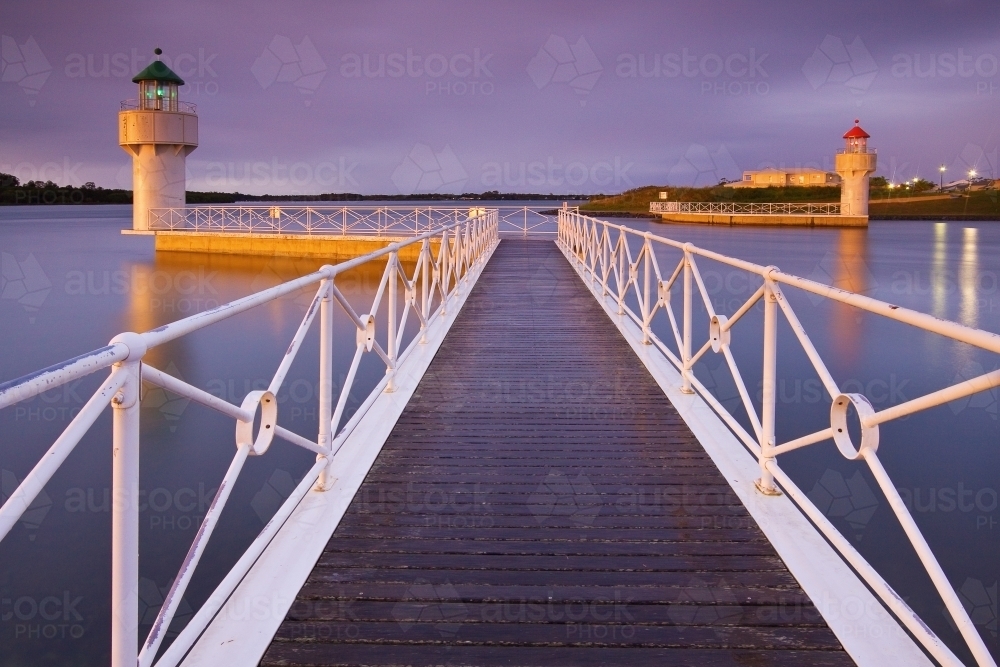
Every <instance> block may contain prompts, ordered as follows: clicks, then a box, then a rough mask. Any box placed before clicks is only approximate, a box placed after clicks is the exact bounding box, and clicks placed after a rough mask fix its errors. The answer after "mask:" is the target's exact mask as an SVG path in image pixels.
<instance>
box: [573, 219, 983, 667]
mask: <svg viewBox="0 0 1000 667" xmlns="http://www.w3.org/2000/svg"><path fill="white" fill-rule="evenodd" d="M654 203H655V202H654ZM629 238H633V239H635V240H636V241H639V242H640V243H641V248H640V249H639V250H638V251H637V252H633V250H632V248H630V247H629V243H628V239H629ZM557 243H558V244H559V245H560V247H561V248H562V249H563V251H564V252H565V253H566V255H567V257H568V258H570V261H571V262H573V263H574V264H575V265H576V266H577V268H578V269H579V270H580V272H581V275H582V276H584V278H585V280H586V281H587V283H588V284H589V287H590V288H591V290H592V291H593V292H594V294H595V295H596V296H598V298H600V299H604V298H610V299H611V300H612V301H613V302H614V303H615V304H616V305H617V309H618V315H619V316H621V317H627V318H629V319H630V320H631V321H632V322H634V323H635V324H636V325H637V326H638V327H640V328H641V330H642V337H643V340H642V342H643V343H646V344H649V345H652V346H654V347H655V348H656V349H657V350H659V352H660V353H661V354H662V355H663V356H664V357H665V358H666V359H667V360H668V361H669V362H670V363H671V364H672V365H673V366H674V367H675V368H677V369H678V371H679V372H680V374H681V379H682V387H681V388H680V390H681V391H682V392H683V393H695V392H697V393H698V394H699V395H701V397H702V398H703V399H704V400H705V402H706V403H707V404H708V405H709V406H710V407H711V408H712V409H713V410H714V411H715V412H716V414H717V415H718V416H719V417H720V419H721V420H722V422H723V423H725V424H726V426H727V427H728V428H729V430H730V431H732V433H733V434H734V435H735V436H736V438H737V439H738V440H739V441H740V442H741V443H742V444H743V445H744V446H745V447H746V448H747V449H748V450H749V451H750V452H751V454H753V456H754V457H755V458H756V459H757V461H758V464H759V467H760V474H761V477H760V479H758V480H757V482H756V486H757V489H758V491H760V492H761V493H762V494H764V495H773V494H775V493H777V491H776V487H775V481H777V483H778V484H779V485H780V486H781V487H782V488H783V489H784V490H785V491H786V492H787V493H788V495H789V496H790V497H791V498H792V500H793V501H794V502H795V503H796V505H797V506H798V507H799V509H800V510H801V511H802V512H803V513H804V514H805V515H806V516H807V517H808V518H809V519H810V521H812V523H813V524H814V525H815V526H816V527H817V528H818V529H819V530H820V532H821V533H822V534H823V535H824V536H825V537H826V538H827V540H828V541H829V542H830V543H831V544H832V545H833V546H834V548H836V549H837V551H838V552H839V553H840V554H841V556H842V557H843V558H844V559H845V560H846V561H847V562H848V563H849V564H850V565H851V567H853V568H854V570H855V571H857V572H858V573H859V574H860V575H861V577H862V578H863V579H864V581H865V582H866V583H867V585H868V586H869V587H870V588H871V589H872V590H873V591H874V592H875V593H876V594H877V595H878V596H879V597H880V598H881V599H882V601H883V602H884V603H885V605H886V606H887V607H888V608H889V609H890V610H891V611H892V612H893V613H894V614H895V615H896V617H897V618H898V619H899V621H900V622H901V623H902V624H903V625H904V626H905V627H906V629H907V630H908V631H909V632H910V633H911V634H912V635H913V636H914V637H916V638H917V640H918V641H919V642H920V643H921V644H922V645H923V646H924V648H925V649H926V650H927V651H928V652H929V653H930V654H931V655H932V656H933V657H934V658H935V659H936V660H938V661H939V662H940V663H942V664H945V665H961V664H962V663H961V662H960V661H959V660H958V658H957V657H956V656H955V655H954V653H952V651H951V650H950V649H949V648H948V647H947V646H945V645H944V643H943V642H941V640H940V638H938V637H937V635H936V634H935V633H934V632H933V631H932V630H931V629H930V628H929V627H928V626H927V625H926V624H925V623H924V622H923V621H922V620H921V619H920V617H919V616H918V615H917V614H916V613H915V612H914V611H913V610H912V609H911V608H910V607H909V605H907V604H906V602H904V601H903V599H902V597H901V596H899V595H898V594H897V593H896V592H895V591H894V590H893V589H892V588H891V586H889V584H888V583H887V582H886V581H885V580H884V579H883V578H882V577H881V575H879V574H878V572H876V571H875V569H874V568H873V567H872V566H871V564H869V563H868V561H867V560H865V558H864V557H863V556H861V554H860V553H858V551H857V550H856V549H855V548H854V547H853V546H852V545H851V543H850V542H849V541H847V540H846V539H845V538H844V537H843V536H842V535H841V534H840V532H839V531H838V530H837V529H836V528H835V527H834V526H833V524H832V523H830V522H829V520H828V519H827V518H826V517H825V516H824V515H823V513H822V512H821V511H820V510H819V509H818V508H817V507H816V506H815V505H814V504H813V503H812V501H811V500H810V499H809V498H808V497H807V496H806V494H805V493H803V492H802V491H801V489H799V488H798V487H797V486H796V485H795V483H794V482H793V481H792V480H791V479H790V478H789V477H788V475H787V474H785V473H784V472H783V471H782V470H781V468H780V467H779V466H778V463H777V457H778V456H780V455H781V454H785V453H787V452H790V451H793V450H796V449H801V448H803V447H807V446H810V445H814V444H817V443H820V442H825V441H827V440H831V439H832V440H834V443H835V444H836V446H837V448H838V451H840V453H841V454H842V455H843V456H844V457H845V458H847V459H849V460H857V461H863V462H865V463H866V464H867V465H868V466H869V468H870V470H871V472H872V475H873V476H874V477H875V480H876V482H877V483H878V486H879V488H880V489H881V490H882V492H883V493H884V494H885V496H886V498H887V499H888V501H889V505H890V506H891V508H892V510H893V512H894V513H895V515H896V517H897V519H898V520H899V522H900V524H901V525H902V527H903V529H904V532H905V534H906V536H907V538H908V539H909V541H910V544H911V545H912V546H913V548H914V550H915V551H916V552H917V556H918V558H919V559H920V562H921V564H922V565H923V567H924V569H925V570H926V572H927V574H928V575H929V576H930V578H931V581H932V583H933V584H934V587H935V589H936V590H937V592H938V594H939V595H940V596H941V598H942V600H943V601H944V604H945V608H946V609H947V611H948V613H949V614H950V615H951V617H952V619H953V620H954V622H955V624H956V626H957V627H958V629H959V631H960V632H961V635H962V638H963V639H964V641H965V643H966V645H967V646H968V647H969V649H970V650H971V652H972V654H973V656H974V657H975V659H976V661H977V664H979V665H981V666H990V667H995V665H996V663H995V661H994V660H993V658H992V656H991V655H990V653H989V650H988V649H987V648H986V646H985V644H984V643H983V640H982V637H981V636H980V635H979V633H978V631H977V630H976V628H975V625H974V624H973V623H972V620H971V619H970V618H969V615H968V613H967V612H966V610H965V607H964V606H963V605H962V603H961V601H960V600H959V598H958V595H957V594H956V592H955V589H954V587H953V586H952V585H951V583H950V582H949V581H948V578H947V576H946V575H945V574H944V571H943V570H942V569H941V566H940V564H939V563H938V561H937V559H936V557H935V556H934V554H933V552H932V551H931V549H930V546H929V545H928V544H927V541H926V539H924V537H923V534H922V533H921V532H920V529H919V528H918V527H917V525H916V523H915V522H914V520H913V517H912V516H911V515H910V513H909V511H908V510H907V508H906V505H905V504H904V502H903V501H902V499H901V498H900V496H899V492H898V491H897V489H896V487H895V486H894V485H893V483H892V480H891V479H890V478H889V475H888V473H887V472H886V471H885V469H884V468H883V467H882V464H881V462H880V460H879V458H878V455H877V454H876V451H877V449H878V442H879V438H878V435H879V425H880V424H884V423H886V422H889V421H891V420H894V419H899V418H901V417H906V416H908V415H911V414H915V413H917V412H920V411H923V410H926V409H929V408H932V407H935V406H939V405H943V404H945V403H948V402H951V401H954V400H958V399H960V398H963V397H967V396H971V395H972V394H975V393H978V392H980V391H986V390H988V389H991V388H993V387H996V386H1000V370H998V371H993V372H991V373H985V374H983V375H981V376H979V377H976V378H973V379H972V380H966V381H963V382H958V383H955V384H952V385H951V386H948V387H945V388H944V389H940V390H937V391H934V392H931V393H929V394H925V395H924V396H921V397H919V398H916V399H912V400H909V401H906V402H904V403H901V404H898V405H895V406H891V407H888V408H885V409H882V410H878V411H876V410H875V409H874V408H873V407H872V405H871V402H870V401H868V399H867V398H866V397H865V396H864V395H862V394H845V393H843V392H842V391H841V390H840V389H839V387H838V385H837V383H836V382H835V381H834V379H833V376H832V375H831V373H830V371H829V370H828V369H827V367H826V365H825V363H824V362H823V360H822V358H821V357H820V355H819V352H818V351H817V350H816V348H815V346H814V345H813V343H812V341H811V340H810V339H809V336H808V334H807V333H806V331H805V329H804V328H803V326H802V324H801V323H800V322H799V320H798V317H797V315H796V314H795V312H794V309H793V308H792V306H791V304H789V302H788V300H787V299H786V298H785V297H784V295H783V294H782V291H781V288H780V286H779V284H782V285H787V286H789V287H795V288H799V289H802V290H804V291H806V292H809V293H811V294H815V295H819V296H822V297H827V298H829V299H832V300H834V301H838V302H840V303H843V304H847V305H850V306H854V307H856V308H860V309H862V310H866V311H868V312H870V313H873V314H876V315H881V316H883V317H886V318H889V319H892V320H896V321H898V322H904V323H906V324H910V325H912V326H915V327H917V328H920V329H922V330H925V331H929V332H932V333H937V334H941V335H944V336H947V337H949V338H952V339H953V340H957V341H961V342H964V343H968V344H970V345H974V346H976V347H979V348H981V349H984V350H988V351H990V352H996V353H1000V336H998V335H997V334H995V333H992V332H989V331H984V330H981V329H975V328H972V327H967V326H965V325H962V324H959V323H957V322H950V321H947V320H941V319H938V318H936V317H933V316H931V315H927V314H925V313H921V312H918V311H915V310H911V309H908V308H903V307H900V306H896V305H893V304H889V303H886V302H883V301H879V300H877V299H873V298H871V297H867V296H864V295H861V294H856V293H853V292H850V291H847V290H842V289H838V288H835V287H831V286H829V285H824V284H822V283H818V282H816V281H813V280H809V279H807V278H801V277H799V276H795V275H792V274H787V273H783V272H781V271H780V270H778V268H777V267H774V266H761V265H759V264H755V263H753V262H748V261H745V260H741V259H737V258H735V257H729V256H726V255H722V254H720V253H716V252H713V251H710V250H706V249H704V248H699V247H697V246H695V245H693V244H691V243H683V242H680V241H676V240H673V239H669V238H666V237H663V236H658V235H655V234H652V233H650V232H640V231H637V230H635V229H631V228H629V227H625V226H622V225H615V224H613V223H610V222H607V221H604V220H599V219H597V218H592V217H589V216H586V215H581V214H580V213H579V212H578V211H574V210H561V211H560V212H559V232H558V240H557ZM654 244H660V245H663V246H667V247H670V248H672V249H674V250H679V251H680V252H681V253H682V256H681V260H680V263H679V264H677V266H676V268H673V269H672V271H671V272H670V273H661V270H660V266H659V263H658V260H657V258H656V254H655V251H654ZM696 257H704V258H706V259H711V260H714V261H718V262H721V263H722V264H725V265H728V266H731V267H734V268H737V269H740V270H743V271H747V272H749V273H752V274H756V275H757V276H759V277H760V278H761V280H762V283H763V284H762V285H761V287H760V288H759V289H758V290H757V291H756V292H755V293H754V294H753V296H751V297H750V298H749V299H748V300H747V301H746V303H744V304H743V305H742V306H741V307H740V308H739V309H738V310H736V311H735V312H734V313H733V314H731V315H722V314H717V313H716V312H715V308H714V306H713V304H712V302H711V299H710V298H709V295H708V292H707V290H706V288H705V284H704V282H703V280H702V278H701V273H700V271H699V269H698V266H697V262H696V259H695V258H696ZM667 268H668V269H669V268H670V267H669V266H668V267H667ZM678 281H680V282H678ZM678 284H680V285H681V286H680V287H679V289H680V290H681V291H682V292H683V313H682V317H681V318H680V319H679V318H677V317H676V316H675V314H674V310H673V307H672V305H671V299H670V294H671V291H672V290H673V289H674V288H675V287H677V286H678ZM696 292H697V293H698V294H699V295H700V296H701V299H702V301H703V302H704V306H705V309H706V312H707V314H708V319H709V336H708V340H707V341H706V342H705V343H704V345H702V347H701V348H700V349H699V350H697V351H695V352H693V335H692V323H693V299H694V294H695V293H696ZM631 296H634V297H635V298H636V299H637V301H638V307H639V312H638V313H637V312H635V311H634V310H632V308H631V307H630V306H629V304H628V303H626V298H627V297H631ZM759 301H763V302H764V350H763V358H764V374H763V383H762V392H763V393H762V398H761V399H760V402H761V409H760V413H759V414H758V412H757V408H756V407H755V406H754V404H753V402H752V401H751V398H750V393H749V392H748V390H747V387H746V384H745V383H744V381H743V378H742V375H741V373H740V371H739V368H738V366H737V364H736V361H735V358H734V357H733V355H732V354H731V353H730V351H729V341H730V337H731V334H732V328H733V325H734V324H736V322H737V321H739V320H740V319H741V318H742V317H743V316H744V315H745V314H746V313H747V312H749V311H750V310H751V309H752V308H753V307H754V306H755V305H756V304H757V303H758V302H759ZM779 309H780V310H781V312H782V313H783V314H784V316H785V319H786V321H787V322H788V324H789V325H790V327H791V329H792V331H793V333H794V334H795V337H796V339H797V341H798V343H799V344H800V345H801V347H802V349H803V350H804V351H805V353H806V356H807V358H808V359H809V361H810V363H811V364H812V366H813V368H814V369H815V371H816V372H817V374H818V375H819V378H820V381H821V383H822V385H823V387H824V389H825V390H826V392H827V393H829V395H830V396H831V397H832V402H831V423H830V426H829V427H827V428H823V429H820V430H819V431H816V432H814V433H811V434H808V435H805V436H802V437H799V438H795V439H794V440H791V441H788V442H785V443H780V444H779V443H778V442H777V440H776V439H775V431H774V424H775V408H776V405H777V400H776V398H777V395H776V392H777V382H776V355H777V317H778V316H777V312H778V310H779ZM660 310H664V311H666V313H667V315H668V317H669V320H670V329H671V333H672V334H673V338H674V341H673V342H674V343H675V344H676V349H677V351H678V353H677V354H675V353H674V352H673V351H672V350H671V348H670V347H669V346H668V345H666V344H665V343H664V342H663V341H662V340H661V339H660V338H659V337H658V336H657V335H656V334H655V333H654V332H653V331H652V327H651V323H652V320H653V317H654V315H655V314H656V313H657V312H658V311H660ZM709 351H711V352H713V353H724V356H725V363H726V364H727V366H728V368H729V370H730V373H731V374H732V377H733V381H734V383H735V384H736V386H737V389H738V390H739V395H740V401H741V404H742V408H743V409H744V410H745V412H746V415H747V418H748V420H749V421H750V423H751V426H752V431H753V433H752V434H751V433H748V432H747V431H746V429H744V428H743V426H742V425H741V424H740V423H739V422H738V421H737V419H736V418H735V417H734V415H733V414H732V413H731V412H730V411H729V410H727V409H726V408H725V407H724V406H723V405H722V404H721V403H720V402H719V401H718V400H717V399H716V398H715V397H714V396H713V395H712V393H711V392H710V391H709V390H708V389H707V388H706V387H705V386H704V385H703V384H702V383H701V382H699V381H698V379H697V378H696V377H695V376H694V365H695V363H697V362H698V360H699V359H700V358H701V357H702V356H703V355H705V354H706V353H707V352H709ZM851 407H853V409H854V410H855V411H856V412H857V414H858V417H859V419H860V422H861V431H862V435H861V441H860V443H859V444H856V443H854V442H853V441H852V440H851V438H850V436H849V434H848V431H847V428H846V421H843V422H841V421H838V420H846V415H847V412H848V410H849V409H850V408H851ZM838 424H839V425H840V427H838Z"/></svg>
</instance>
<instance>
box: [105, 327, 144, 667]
mask: <svg viewBox="0 0 1000 667" xmlns="http://www.w3.org/2000/svg"><path fill="white" fill-rule="evenodd" d="M124 337H130V338H131V337H135V338H136V339H138V336H137V335H136V334H124V335H123V336H119V337H118V338H116V339H115V340H116V341H117V340H119V339H121V338H124ZM123 342H126V341H123ZM128 342H131V340H129V341H127V342H126V344H128ZM134 347H136V348H140V349H137V350H135V352H134V353H133V352H131V349H132V347H130V354H129V357H128V359H126V360H125V361H122V362H119V363H117V364H115V367H116V368H120V369H122V370H123V371H124V372H125V374H126V379H125V384H123V385H122V388H121V389H120V390H119V391H118V393H117V394H115V396H114V398H113V399H111V406H112V408H113V410H112V412H113V418H112V445H111V451H112V473H111V479H112V481H111V485H112V509H111V666H112V667H134V665H135V664H136V660H137V659H138V656H139V383H140V359H141V358H142V354H143V353H144V352H145V350H144V349H141V348H142V347H143V346H142V345H141V339H140V344H139V345H135V346H134Z"/></svg>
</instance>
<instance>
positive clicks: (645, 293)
mask: <svg viewBox="0 0 1000 667" xmlns="http://www.w3.org/2000/svg"><path fill="white" fill-rule="evenodd" d="M645 237H646V240H645V241H644V242H643V244H642V250H643V258H642V273H643V276H642V283H643V284H642V344H643V345H649V344H650V342H651V341H650V340H649V329H650V320H651V319H652V318H651V317H650V316H649V312H650V311H649V281H650V273H651V271H650V265H651V263H652V262H651V261H650V258H649V254H650V253H651V252H653V247H652V245H651V244H650V243H649V232H646V234H645Z"/></svg>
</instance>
